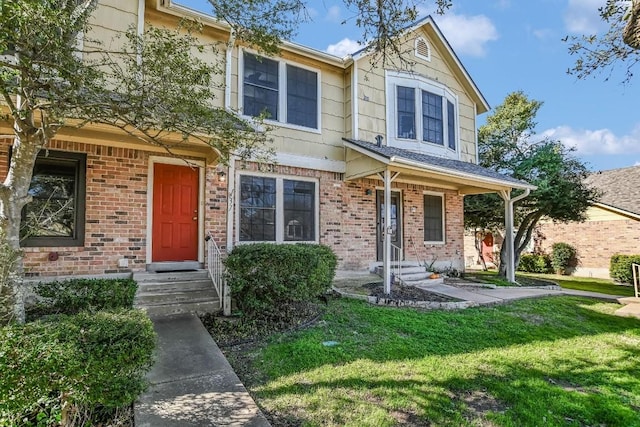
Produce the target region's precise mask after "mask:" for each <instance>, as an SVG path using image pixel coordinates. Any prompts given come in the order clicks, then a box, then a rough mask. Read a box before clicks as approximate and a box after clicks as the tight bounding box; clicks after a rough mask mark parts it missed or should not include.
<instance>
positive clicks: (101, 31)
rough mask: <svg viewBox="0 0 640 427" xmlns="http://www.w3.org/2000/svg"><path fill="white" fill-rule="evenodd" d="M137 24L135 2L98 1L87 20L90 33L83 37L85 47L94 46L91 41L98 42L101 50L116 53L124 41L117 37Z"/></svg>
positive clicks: (136, 4) (136, 6)
mask: <svg viewBox="0 0 640 427" xmlns="http://www.w3.org/2000/svg"><path fill="white" fill-rule="evenodd" d="M137 24H138V2H137V1H117V0H100V2H99V3H98V7H97V8H96V10H95V11H94V13H93V15H92V17H91V18H90V19H89V25H90V26H91V31H89V33H88V34H86V35H85V47H91V46H95V45H94V44H92V42H91V40H100V41H101V42H102V47H103V48H106V49H108V50H114V51H116V50H117V49H118V48H120V47H121V46H122V43H123V41H124V38H122V37H120V38H119V36H121V35H122V34H123V33H124V32H126V31H127V30H128V29H129V28H130V27H132V26H133V27H136V26H137Z"/></svg>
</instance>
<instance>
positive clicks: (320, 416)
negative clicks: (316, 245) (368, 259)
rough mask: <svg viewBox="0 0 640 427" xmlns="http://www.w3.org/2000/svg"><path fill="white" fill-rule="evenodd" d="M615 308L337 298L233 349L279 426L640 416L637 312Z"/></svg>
mask: <svg viewBox="0 0 640 427" xmlns="http://www.w3.org/2000/svg"><path fill="white" fill-rule="evenodd" d="M617 307H618V306H617V305H615V304H609V303H603V302H600V301H596V300H592V299H583V298H574V297H553V298H545V299H536V300H522V301H518V302H515V303H512V304H509V305H501V306H494V307H483V308H475V309H467V310H463V311H454V312H444V311H428V312H424V311H422V312H421V311H415V310H410V309H397V308H386V307H376V306H371V305H368V304H366V303H363V302H360V301H353V300H347V299H339V300H335V301H332V302H331V303H330V305H329V307H328V309H327V313H326V315H325V316H324V319H323V320H322V321H321V322H319V323H318V324H317V325H316V326H314V327H312V328H310V329H308V330H305V331H300V332H297V333H294V334H289V335H277V336H275V337H274V338H272V339H271V340H270V342H269V343H268V344H267V345H265V346H263V347H259V348H257V349H254V350H252V351H250V352H247V351H246V350H240V351H239V352H238V353H235V354H228V356H229V357H230V360H231V362H232V364H234V365H236V366H238V367H239V368H241V369H239V371H240V372H242V371H243V372H246V373H249V375H247V376H244V375H243V378H242V379H243V381H244V382H245V385H247V387H248V388H249V389H250V391H251V392H252V394H253V395H254V397H255V398H256V400H257V402H258V404H259V405H260V406H261V407H262V408H263V410H265V411H266V412H267V413H269V414H270V416H271V417H273V421H274V422H273V425H274V426H278V425H302V426H394V425H437V426H542V425H545V426H596V425H606V426H625V427H633V426H640V376H639V375H638V373H639V372H640V322H639V321H638V320H636V319H628V318H620V317H616V316H613V315H612V313H613V311H614V310H615V309H616V308H617ZM326 341H337V342H338V343H339V344H338V345H336V346H333V347H329V346H324V345H323V344H322V343H323V342H326ZM239 365H242V366H239Z"/></svg>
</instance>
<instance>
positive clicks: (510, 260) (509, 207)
mask: <svg viewBox="0 0 640 427" xmlns="http://www.w3.org/2000/svg"><path fill="white" fill-rule="evenodd" d="M530 191H531V190H530V189H528V188H527V189H526V190H525V191H524V193H522V194H521V195H519V196H517V197H514V198H513V199H512V198H511V189H509V190H502V191H500V197H502V199H503V200H504V226H505V227H504V228H505V233H504V243H503V244H505V245H507V260H506V261H507V280H508V281H509V282H515V281H516V257H515V249H514V242H513V204H514V203H515V202H517V201H518V200H521V199H524V198H525V197H527V196H528V195H529V192H530Z"/></svg>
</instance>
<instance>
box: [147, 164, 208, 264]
mask: <svg viewBox="0 0 640 427" xmlns="http://www.w3.org/2000/svg"><path fill="white" fill-rule="evenodd" d="M156 163H164V164H169V165H176V166H185V167H188V166H189V165H187V163H185V161H184V160H182V159H176V158H172V157H160V156H149V162H148V174H147V176H148V178H147V250H146V257H147V260H146V264H151V263H153V262H154V260H153V255H152V249H153V183H154V178H155V177H154V165H155V164H156ZM189 163H191V164H192V165H193V166H195V167H197V168H198V243H197V244H198V262H200V263H204V233H205V230H204V210H205V209H204V207H205V206H204V190H205V167H206V164H205V161H204V160H189Z"/></svg>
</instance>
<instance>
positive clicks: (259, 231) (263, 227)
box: [239, 175, 276, 242]
mask: <svg viewBox="0 0 640 427" xmlns="http://www.w3.org/2000/svg"><path fill="white" fill-rule="evenodd" d="M275 212H276V180H275V179H274V178H264V177H258V176H248V175H242V176H241V177H240V233H239V234H240V241H244V242H257V241H275V240H276V221H275V216H276V213H275Z"/></svg>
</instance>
